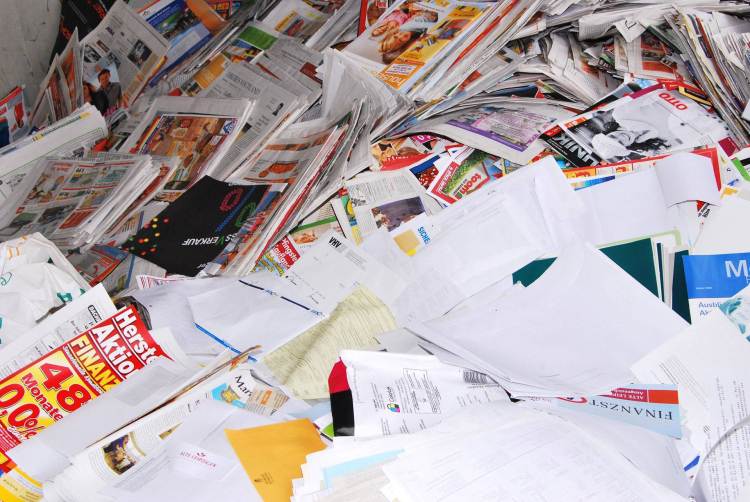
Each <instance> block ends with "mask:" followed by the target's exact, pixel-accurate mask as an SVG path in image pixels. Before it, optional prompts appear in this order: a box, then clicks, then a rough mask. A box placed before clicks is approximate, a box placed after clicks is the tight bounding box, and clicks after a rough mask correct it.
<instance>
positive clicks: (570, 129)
mask: <svg viewBox="0 0 750 502" xmlns="http://www.w3.org/2000/svg"><path fill="white" fill-rule="evenodd" d="M542 139H543V140H544V141H546V142H547V143H548V144H549V145H550V146H551V147H552V148H553V149H555V150H556V151H557V152H559V153H560V154H561V155H562V156H563V157H564V158H565V159H566V160H567V161H569V162H570V163H571V164H573V165H574V166H577V167H586V166H592V165H596V164H600V163H602V162H618V161H624V160H635V159H641V158H644V157H651V156H654V155H661V154H665V153H672V152H677V151H681V150H691V149H693V148H698V147H701V146H705V145H711V144H715V143H718V144H719V145H720V146H721V147H722V149H724V150H725V152H726V153H727V154H732V153H734V150H735V149H736V146H734V143H733V142H732V140H731V139H730V138H729V131H728V130H727V128H726V126H725V125H724V124H723V123H722V122H721V121H720V120H719V119H718V118H716V116H715V115H714V114H712V113H710V112H708V111H707V110H706V109H705V108H704V107H703V106H701V105H700V104H699V103H698V102H697V101H695V100H693V99H692V98H691V97H690V95H689V94H687V93H686V92H683V90H681V89H680V88H675V87H674V86H672V85H668V84H660V85H656V86H653V87H651V88H648V89H645V90H644V91H641V92H638V93H634V94H630V95H628V96H625V97H623V98H620V99H618V100H616V101H613V102H612V103H610V104H607V105H605V106H603V107H601V108H599V109H596V110H593V111H589V112H586V113H583V114H581V115H578V116H576V117H574V118H572V119H569V120H564V121H563V122H560V123H558V124H557V125H556V126H555V127H553V128H551V129H550V130H548V131H546V132H545V133H544V134H543V135H542Z"/></svg>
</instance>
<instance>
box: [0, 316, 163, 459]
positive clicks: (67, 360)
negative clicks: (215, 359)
mask: <svg viewBox="0 0 750 502" xmlns="http://www.w3.org/2000/svg"><path fill="white" fill-rule="evenodd" d="M156 357H168V356H167V354H166V353H165V351H164V350H163V349H162V347H161V345H160V344H159V343H158V341H157V340H155V339H154V338H153V337H152V336H151V334H149V332H148V331H147V330H146V326H145V325H144V324H143V321H142V320H141V319H140V317H138V314H137V312H136V310H135V308H134V307H128V308H127V309H124V310H122V311H120V312H119V313H118V314H116V315H115V316H112V317H110V318H109V319H107V320H105V321H104V322H102V323H100V324H98V325H96V326H94V327H93V328H91V329H90V330H88V331H86V332H85V333H83V334H81V335H78V336H76V337H75V338H73V339H72V340H69V341H67V342H65V343H63V344H62V345H60V346H59V347H57V348H55V349H54V350H52V351H50V352H48V353H47V354H45V355H44V356H43V357H41V358H39V359H37V360H35V361H33V362H31V363H29V364H27V365H25V366H23V367H22V368H19V369H18V370H17V371H15V372H14V373H12V374H11V375H8V376H7V377H5V378H4V379H3V380H2V381H1V382H0V396H2V400H1V401H0V406H2V408H3V411H4V412H5V413H4V414H2V416H0V426H1V428H0V449H1V450H2V451H4V452H7V451H8V450H10V449H12V448H13V447H15V446H16V445H18V444H20V443H21V442H23V441H25V440H27V439H30V438H31V437H33V436H35V435H36V434H38V433H39V431H40V430H43V429H45V428H46V427H49V426H50V425H52V424H53V423H55V422H58V421H60V420H62V419H63V418H64V417H65V416H66V415H68V414H70V413H73V412H75V411H76V410H77V409H78V408H80V407H81V406H83V405H84V404H85V403H86V402H87V401H89V400H91V399H93V398H96V397H97V396H99V395H100V394H102V393H103V392H106V391H108V390H109V389H111V388H112V387H114V386H115V385H118V384H119V383H120V382H122V381H123V380H125V379H126V378H128V376H129V375H131V374H132V373H133V372H134V371H137V370H139V369H141V368H143V367H144V366H145V365H146V364H148V363H149V362H150V361H151V360H152V359H153V358H156Z"/></svg>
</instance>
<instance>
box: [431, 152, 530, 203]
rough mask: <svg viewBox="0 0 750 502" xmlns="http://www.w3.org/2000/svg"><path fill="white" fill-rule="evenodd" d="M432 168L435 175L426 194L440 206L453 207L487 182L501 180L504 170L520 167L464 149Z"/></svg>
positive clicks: (444, 158)
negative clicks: (436, 200)
mask: <svg viewBox="0 0 750 502" xmlns="http://www.w3.org/2000/svg"><path fill="white" fill-rule="evenodd" d="M435 167H436V168H437V170H438V174H437V175H436V176H435V178H434V179H433V180H432V182H431V184H430V186H429V188H428V191H429V192H430V195H433V196H434V197H436V198H437V199H438V200H439V201H440V202H443V203H445V204H453V203H454V202H456V201H458V200H460V199H461V198H462V197H464V196H466V195H469V194H470V193H472V192H474V191H475V190H478V189H479V188H481V187H483V186H484V185H486V184H487V183H489V182H490V181H493V180H496V179H499V178H502V177H503V176H504V175H505V172H506V170H507V169H509V168H512V167H521V166H518V165H513V164H512V163H509V162H508V161H506V160H504V159H500V158H498V157H495V156H494V155H490V154H489V153H486V152H483V151H481V150H475V149H473V148H465V150H464V152H462V153H461V154H459V155H457V156H455V157H442V158H441V159H440V160H439V161H438V162H435Z"/></svg>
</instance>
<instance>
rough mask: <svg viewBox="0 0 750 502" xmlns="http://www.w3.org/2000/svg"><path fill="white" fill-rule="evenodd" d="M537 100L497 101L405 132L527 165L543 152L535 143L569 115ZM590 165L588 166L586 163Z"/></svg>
mask: <svg viewBox="0 0 750 502" xmlns="http://www.w3.org/2000/svg"><path fill="white" fill-rule="evenodd" d="M545 101H547V100H539V99H522V98H515V99H500V98H495V99H494V100H493V101H492V102H488V103H485V104H479V105H477V106H474V107H472V108H467V109H464V110H462V111H459V112H454V113H451V114H447V115H443V116H441V117H439V118H435V119H431V120H427V121H425V122H422V123H417V124H416V125H415V126H413V127H412V128H411V129H410V130H409V132H410V133H411V132H431V133H434V134H440V135H444V136H447V137H449V138H451V139H453V140H455V141H458V142H460V143H463V144H464V145H467V146H470V147H472V148H477V149H479V150H483V151H485V152H487V153H491V154H492V155H497V156H498V157H502V158H504V159H507V160H509V161H510V162H513V163H516V164H528V163H529V162H531V160H532V159H533V158H534V157H536V156H537V155H539V154H540V153H541V152H542V150H544V144H543V143H542V142H541V141H537V140H538V138H539V137H540V135H541V134H542V133H543V132H544V131H546V130H547V129H549V127H550V125H551V124H553V123H554V122H556V121H558V120H561V119H565V118H568V117H571V116H572V115H573V114H572V112H569V111H567V110H565V109H563V108H561V107H559V106H554V105H552V104H547V103H545ZM589 165H590V164H589Z"/></svg>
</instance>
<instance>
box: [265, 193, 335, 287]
mask: <svg viewBox="0 0 750 502" xmlns="http://www.w3.org/2000/svg"><path fill="white" fill-rule="evenodd" d="M329 230H333V231H335V232H338V233H343V231H342V229H341V225H340V224H339V222H338V219H337V218H336V214H335V213H334V210H333V206H332V204H331V203H327V204H325V205H323V206H322V207H321V208H320V209H318V210H317V211H315V212H314V213H312V214H311V215H310V216H308V217H307V218H305V219H304V220H302V221H301V222H300V224H299V225H297V226H296V227H295V228H294V229H293V230H292V231H291V232H289V235H287V236H286V237H284V238H283V239H281V240H280V241H279V242H277V243H276V244H275V245H274V246H272V247H271V248H270V249H269V250H268V251H267V252H266V253H265V254H264V255H263V256H262V257H261V258H260V260H258V264H257V266H258V267H262V268H265V269H267V270H270V271H272V272H275V273H277V274H279V275H284V272H286V271H287V270H288V269H289V267H291V266H292V265H294V263H295V262H296V261H297V260H298V259H299V258H300V257H301V256H302V255H303V254H304V252H305V251H306V250H307V249H309V248H311V247H312V246H313V244H315V243H316V242H317V241H318V239H320V237H321V236H323V235H324V234H326V233H327V232H328V231H329Z"/></svg>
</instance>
